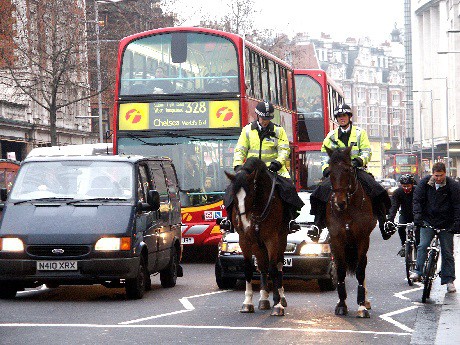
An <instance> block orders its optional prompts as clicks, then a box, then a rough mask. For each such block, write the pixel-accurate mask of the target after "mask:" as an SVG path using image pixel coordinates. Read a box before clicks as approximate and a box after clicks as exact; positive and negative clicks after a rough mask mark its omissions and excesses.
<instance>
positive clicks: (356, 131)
mask: <svg viewBox="0 0 460 345" xmlns="http://www.w3.org/2000/svg"><path fill="white" fill-rule="evenodd" d="M352 116H353V113H352V111H351V108H350V106H348V105H347V104H341V105H339V106H338V107H337V108H335V110H334V117H335V119H336V120H337V122H338V123H339V127H338V128H336V129H334V130H332V131H330V132H329V133H328V134H327V136H326V138H325V139H324V141H323V146H322V148H321V151H322V152H326V147H327V148H329V149H332V150H333V149H337V148H343V147H347V146H351V147H352V150H351V163H352V165H353V167H355V168H356V173H357V178H358V180H359V181H360V182H361V184H362V186H363V188H364V190H365V191H366V193H367V195H369V197H370V198H371V199H372V209H373V212H374V215H375V216H376V217H377V219H378V221H379V228H380V232H381V233H382V237H383V239H384V240H387V239H389V238H390V237H391V235H392V234H393V233H394V232H395V229H394V225H393V224H392V223H390V222H386V214H387V212H388V210H389V209H390V207H391V200H390V197H389V196H388V193H387V191H386V190H385V189H384V188H383V187H382V186H381V185H380V184H379V183H378V182H377V181H375V179H374V177H373V176H372V175H371V174H369V173H367V172H366V171H365V170H364V168H365V167H366V165H367V163H369V161H370V160H371V156H372V151H371V145H370V142H369V139H368V137H367V133H366V131H365V130H363V129H362V128H360V127H357V126H354V125H353V124H352V122H351V117H352ZM328 158H329V157H328V156H327V155H324V156H323V161H322V162H321V163H322V170H323V176H324V178H325V180H324V181H323V182H322V183H321V184H320V185H319V186H318V188H316V189H315V190H314V192H313V193H312V195H311V197H310V204H311V210H310V213H311V214H313V215H315V225H316V228H315V229H314V230H312V231H310V232H309V235H310V236H311V237H312V238H313V239H317V238H318V237H319V234H320V232H321V230H322V229H323V228H325V227H326V203H327V202H328V200H329V197H330V195H331V182H330V180H329V178H328V177H329V174H330V171H329V163H328Z"/></svg>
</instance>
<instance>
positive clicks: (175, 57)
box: [171, 32, 187, 63]
mask: <svg viewBox="0 0 460 345" xmlns="http://www.w3.org/2000/svg"><path fill="white" fill-rule="evenodd" d="M171 60H172V62H174V63H184V62H185V61H187V33H185V32H175V33H173V34H172V37H171Z"/></svg>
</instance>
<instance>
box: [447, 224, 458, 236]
mask: <svg viewBox="0 0 460 345" xmlns="http://www.w3.org/2000/svg"><path fill="white" fill-rule="evenodd" d="M449 232H451V233H453V234H460V223H458V222H455V223H454V225H452V227H451V228H450V229H449Z"/></svg>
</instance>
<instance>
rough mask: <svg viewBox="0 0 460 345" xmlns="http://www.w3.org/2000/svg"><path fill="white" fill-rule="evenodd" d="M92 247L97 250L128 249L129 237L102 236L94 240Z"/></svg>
mask: <svg viewBox="0 0 460 345" xmlns="http://www.w3.org/2000/svg"><path fill="white" fill-rule="evenodd" d="M94 249H95V250H99V251H114V250H130V249H131V238H130V237H103V238H100V239H99V240H98V241H97V242H96V245H95V246H94Z"/></svg>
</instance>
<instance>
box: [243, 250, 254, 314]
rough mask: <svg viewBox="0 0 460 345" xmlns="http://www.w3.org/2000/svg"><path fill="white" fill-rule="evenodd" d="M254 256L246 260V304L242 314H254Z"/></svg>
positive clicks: (244, 303)
mask: <svg viewBox="0 0 460 345" xmlns="http://www.w3.org/2000/svg"><path fill="white" fill-rule="evenodd" d="M252 276H253V271H252V255H251V256H249V257H248V258H247V257H245V258H244V278H245V280H246V291H245V292H244V297H245V298H244V302H243V306H242V307H241V310H240V312H241V313H253V312H254V304H253V303H252V296H253V294H254V292H253V291H252Z"/></svg>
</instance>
